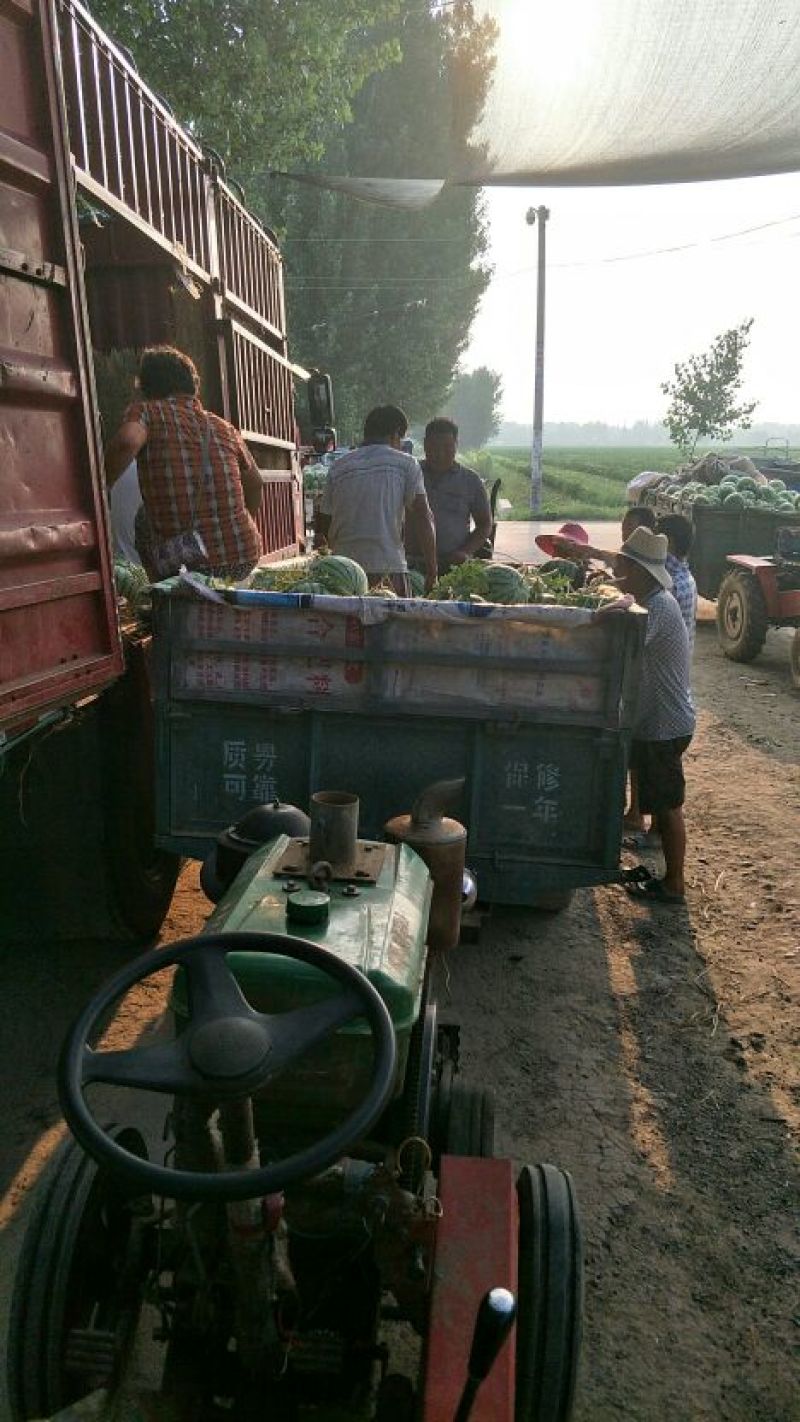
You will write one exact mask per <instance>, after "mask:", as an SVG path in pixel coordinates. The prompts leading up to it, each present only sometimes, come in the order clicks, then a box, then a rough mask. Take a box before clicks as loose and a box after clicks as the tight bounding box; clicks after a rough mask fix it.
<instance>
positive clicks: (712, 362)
mask: <svg viewBox="0 0 800 1422" xmlns="http://www.w3.org/2000/svg"><path fill="white" fill-rule="evenodd" d="M752 325H753V319H752V317H751V318H750V320H748V321H742V322H741V324H740V325H739V326H731V328H730V330H728V331H723V332H722V334H721V335H719V336H717V337H716V339H715V340H714V341H712V343H711V345H710V347H709V349H708V350H707V351H705V352H704V353H703V354H702V355H694V356H690V357H689V359H688V360H687V361H684V362H683V364H680V363H679V364H677V365H676V366H675V372H674V379H673V380H671V381H666V382H665V383H664V384H663V385H662V386H661V390H662V393H663V394H664V395H668V396H669V397H670V404H669V408H668V410H667V413H666V415H665V416H664V424H665V425H666V427H667V430H668V431H669V435H670V439H671V440H672V442H673V444H676V445H677V446H678V448H679V449H680V450H681V452H682V453H683V454H684V455H686V456H687V457H691V455H692V454H693V453H694V450H695V447H696V445H697V441H698V440H700V439H718V440H728V439H730V438H731V435H732V434H733V431H734V430H735V429H749V427H750V423H751V421H750V416H751V415H752V413H753V411H754V410H755V408H756V404H757V401H755V400H754V401H752V402H750V403H748V402H744V403H742V402H741V393H740V392H741V387H742V361H743V359H744V353H745V351H746V349H747V346H748V344H749V341H750V329H751V327H752Z"/></svg>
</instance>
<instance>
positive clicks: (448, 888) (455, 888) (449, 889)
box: [384, 780, 467, 952]
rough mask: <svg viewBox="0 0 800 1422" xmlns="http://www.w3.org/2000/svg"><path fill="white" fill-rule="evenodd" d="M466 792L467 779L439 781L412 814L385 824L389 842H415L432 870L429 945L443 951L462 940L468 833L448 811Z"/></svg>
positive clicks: (424, 793) (419, 800)
mask: <svg viewBox="0 0 800 1422" xmlns="http://www.w3.org/2000/svg"><path fill="white" fill-rule="evenodd" d="M463 789H464V781H463V780H437V781H436V783H435V784H434V785H429V786H428V788H427V789H426V790H423V792H422V794H421V795H419V796H418V797H417V799H416V801H415V802H414V808H413V810H412V811H411V814H410V815H397V816H395V818H394V819H393V820H389V822H388V824H386V825H385V826H384V833H385V834H386V837H387V839H389V840H390V841H392V842H394V843H398V842H399V843H400V844H409V845H410V846H411V848H412V849H414V850H416V852H417V854H418V855H419V857H420V859H424V861H425V863H426V864H427V866H428V868H429V869H430V871H431V878H432V880H433V901H432V903H431V912H430V918H429V920H428V947H429V948H431V949H433V950H435V951H438V952H441V951H443V950H445V949H448V948H455V947H456V944H457V943H458V940H459V938H460V937H461V908H462V899H463V893H464V862H465V858H466V851H467V831H466V830H465V828H464V826H463V825H462V824H460V823H459V821H458V820H452V819H448V818H447V817H446V816H445V814H444V811H445V810H446V809H450V808H454V807H455V806H456V805H457V804H458V802H459V800H460V798H461V794H462V791H463Z"/></svg>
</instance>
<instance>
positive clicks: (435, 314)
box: [265, 0, 495, 439]
mask: <svg viewBox="0 0 800 1422" xmlns="http://www.w3.org/2000/svg"><path fill="white" fill-rule="evenodd" d="M386 30H387V33H391V34H392V35H393V36H394V38H395V39H396V41H397V43H398V44H399V46H400V49H401V51H402V55H403V59H402V62H401V63H400V64H397V65H392V66H391V67H387V68H384V69H383V70H382V71H381V72H379V73H376V74H374V75H373V76H372V77H371V78H370V79H369V80H368V81H367V82H366V84H365V85H364V87H363V90H362V91H361V93H360V94H359V95H358V97H357V98H356V100H355V101H354V103H353V115H354V117H353V122H352V123H351V124H348V125H346V126H344V125H343V126H341V127H340V129H339V131H338V132H336V131H335V130H333V129H332V131H331V133H330V136H329V139H328V144H327V147H326V152H325V157H324V160H323V162H322V163H321V164H320V165H316V166H317V168H318V169H319V168H321V169H322V171H324V172H326V173H351V174H356V175H359V176H393V177H421V178H425V177H441V175H442V174H443V173H446V172H448V171H449V170H450V169H451V168H452V167H454V166H458V167H459V168H462V169H463V168H464V167H465V166H466V162H467V158H468V154H469V151H470V148H469V144H470V135H471V132H472V128H473V126H474V124H475V123H476V122H477V119H478V117H479V115H480V111H481V107H482V104H483V100H484V96H485V92H486V86H487V83H488V78H489V76H490V74H491V68H492V45H493V41H494V34H495V30H494V26H493V25H492V24H491V22H488V23H487V22H486V21H484V20H479V19H478V18H476V16H475V13H474V9H473V4H472V0H455V3H454V4H451V5H448V6H445V7H441V8H440V9H434V7H432V6H430V5H428V4H427V3H424V4H423V3H421V4H419V5H418V6H413V7H412V6H408V5H406V6H404V14H403V15H402V17H401V18H400V19H399V20H398V21H396V22H393V23H392V24H390V25H388V26H387V27H386ZM265 201H269V204H270V216H269V220H270V222H271V224H272V225H273V226H277V227H278V229H279V231H280V234H281V239H282V242H283V247H284V254H285V261H286V289H287V296H288V306H289V329H290V332H291V339H292V349H293V351H294V353H295V354H296V356H297V358H298V359H300V360H301V361H302V362H303V363H304V364H305V365H320V366H323V367H324V368H325V369H327V370H330V372H331V375H332V377H333V381H334V388H335V392H336V416H337V428H338V429H339V431H340V434H341V435H342V437H343V438H345V439H353V438H356V437H357V436H358V435H359V433H360V429H361V423H362V421H363V417H364V413H365V411H366V410H367V409H369V407H370V406H371V405H374V404H378V403H382V402H384V401H387V400H391V401H392V402H395V403H397V404H400V405H402V406H403V408H404V409H405V410H406V411H407V413H408V415H409V417H410V418H411V420H412V422H413V423H415V424H420V423H422V424H424V423H425V422H426V421H427V420H428V419H430V418H431V416H433V415H436V414H441V412H442V408H443V406H444V404H445V402H446V398H447V395H448V392H449V390H450V387H451V385H452V381H453V375H454V372H455V370H456V368H457V366H458V361H459V359H460V357H461V355H462V353H463V351H464V350H465V348H466V345H467V341H468V339H469V331H470V326H471V324H472V320H473V318H474V315H475V310H476V308H477V304H478V301H479V300H480V297H481V295H482V293H483V291H484V290H485V288H486V286H487V285H488V282H489V277H490V273H489V270H488V269H487V267H486V266H485V264H484V262H483V260H482V259H483V257H484V255H485V252H486V249H487V246H488V242H487V235H486V229H485V222H484V216H483V201H482V198H481V195H480V193H479V192H477V191H475V190H474V189H470V188H467V187H462V188H452V189H449V190H446V191H445V192H444V193H443V195H442V196H441V197H440V198H438V199H437V201H436V202H435V203H434V204H433V205H432V206H431V207H429V208H427V209H426V210H424V211H422V212H405V211H397V210H387V209H386V208H381V207H377V206H373V205H370V204H366V203H359V202H357V201H355V200H354V199H352V198H350V197H346V196H344V195H342V194H340V193H331V192H324V191H320V190H319V189H314V188H307V187H301V186H299V185H296V184H288V183H285V184H283V185H281V184H280V183H278V182H277V181H276V180H274V179H273V180H272V181H271V182H270V184H269V192H268V193H266V194H265Z"/></svg>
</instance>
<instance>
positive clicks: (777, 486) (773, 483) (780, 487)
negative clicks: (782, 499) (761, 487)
mask: <svg viewBox="0 0 800 1422" xmlns="http://www.w3.org/2000/svg"><path fill="white" fill-rule="evenodd" d="M768 487H769V488H770V489H774V490H775V492H776V493H778V494H782V493H783V492H784V490H785V488H786V485H785V483H784V481H783V479H770V481H769V485H768Z"/></svg>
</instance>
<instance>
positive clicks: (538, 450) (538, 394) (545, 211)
mask: <svg viewBox="0 0 800 1422" xmlns="http://www.w3.org/2000/svg"><path fill="white" fill-rule="evenodd" d="M549 216H550V210H549V208H546V207H529V208H528V211H527V212H526V214H525V221H526V222H527V224H528V226H529V227H533V225H534V223H535V222H536V221H537V219H538V222H539V232H538V238H539V243H538V253H539V255H538V266H537V271H536V365H535V368H534V377H533V442H532V445H531V513H538V512H539V510H540V509H541V507H542V422H543V412H544V271H545V262H544V256H545V230H546V224H547V219H548V217H549Z"/></svg>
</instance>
